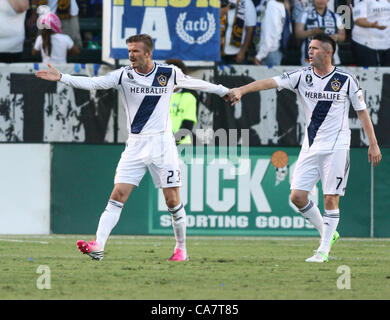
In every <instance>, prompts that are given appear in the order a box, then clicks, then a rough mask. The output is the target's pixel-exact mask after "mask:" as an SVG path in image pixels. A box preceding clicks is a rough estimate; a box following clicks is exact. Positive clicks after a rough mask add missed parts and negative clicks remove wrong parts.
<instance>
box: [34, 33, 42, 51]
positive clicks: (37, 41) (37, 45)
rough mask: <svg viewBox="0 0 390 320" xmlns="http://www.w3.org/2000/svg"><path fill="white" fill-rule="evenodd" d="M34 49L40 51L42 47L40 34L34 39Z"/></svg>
mask: <svg viewBox="0 0 390 320" xmlns="http://www.w3.org/2000/svg"><path fill="white" fill-rule="evenodd" d="M34 49H35V50H37V51H41V49H42V36H41V35H39V36H38V37H37V38H36V39H35V43H34Z"/></svg>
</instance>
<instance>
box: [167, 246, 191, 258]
mask: <svg viewBox="0 0 390 320" xmlns="http://www.w3.org/2000/svg"><path fill="white" fill-rule="evenodd" d="M189 259H190V257H189V256H188V255H187V252H186V251H183V250H181V249H180V248H176V249H175V252H174V253H173V255H172V257H170V258H169V259H168V261H188V260H189Z"/></svg>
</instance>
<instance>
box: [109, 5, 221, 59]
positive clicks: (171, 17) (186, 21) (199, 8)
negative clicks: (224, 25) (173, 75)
mask: <svg viewBox="0 0 390 320" xmlns="http://www.w3.org/2000/svg"><path fill="white" fill-rule="evenodd" d="M219 6H220V5H219V0H192V1H191V0H124V1H123V0H112V11H111V51H110V56H111V57H112V58H114V59H128V50H127V45H126V39H127V38H128V37H129V36H131V35H134V34H140V33H146V34H149V35H150V36H151V37H152V38H153V40H154V53H153V58H154V59H157V60H165V59H168V58H179V59H182V60H187V61H188V60H192V61H195V60H200V61H219V60H220V20H219Z"/></svg>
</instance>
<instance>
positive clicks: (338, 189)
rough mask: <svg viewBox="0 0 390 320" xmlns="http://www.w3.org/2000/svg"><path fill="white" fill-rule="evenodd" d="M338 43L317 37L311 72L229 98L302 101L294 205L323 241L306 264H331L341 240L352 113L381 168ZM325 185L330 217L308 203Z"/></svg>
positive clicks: (293, 74)
mask: <svg viewBox="0 0 390 320" xmlns="http://www.w3.org/2000/svg"><path fill="white" fill-rule="evenodd" d="M335 48H336V43H335V42H334V40H333V39H332V38H331V37H329V36H327V35H323V34H322V35H317V36H315V37H313V40H312V41H311V42H310V45H309V62H310V67H305V68H302V69H299V70H296V71H292V72H287V73H284V74H283V75H281V76H277V77H273V78H269V79H264V80H257V81H254V82H252V83H249V84H247V85H245V86H242V87H239V88H233V89H231V90H230V91H229V93H228V95H229V98H230V100H231V102H232V105H235V104H236V103H237V102H238V101H239V100H240V99H241V97H242V96H243V95H245V94H247V93H249V92H254V91H261V90H267V89H272V88H277V89H278V90H281V89H289V90H291V91H294V92H295V93H296V94H297V95H298V99H299V101H300V104H301V106H302V107H303V108H304V110H305V113H306V122H307V125H306V134H305V137H304V140H303V144H302V148H301V152H300V154H299V157H298V161H297V164H296V167H295V170H294V173H293V178H292V183H291V194H290V199H291V201H292V202H293V203H294V204H295V205H296V206H297V207H298V209H299V211H300V212H301V214H302V215H303V216H304V217H305V218H306V219H307V220H308V221H309V222H310V223H312V224H313V225H314V226H315V227H316V229H317V230H318V231H319V233H320V235H321V243H320V246H319V248H318V249H317V250H316V252H315V254H314V255H313V256H312V257H310V258H308V259H306V261H307V262H327V261H328V255H329V251H330V248H331V246H332V244H333V243H334V242H335V241H336V240H337V238H338V237H339V234H338V233H337V231H336V228H337V225H338V223H339V217H340V211H339V197H340V196H343V195H344V192H345V188H346V185H347V179H348V174H349V146H350V140H351V138H350V136H351V133H350V129H349V121H348V111H349V107H350V105H351V104H352V107H353V108H354V110H355V111H356V112H357V114H358V117H359V119H360V122H361V124H362V127H363V130H364V132H365V133H366V135H367V137H368V139H369V147H368V161H369V162H371V161H372V162H373V165H374V166H376V165H377V164H378V163H379V162H380V160H381V159H382V155H381V152H380V149H379V147H378V143H377V140H376V137H375V133H374V128H373V126H372V123H371V119H370V117H369V115H368V112H367V109H366V104H365V102H364V99H363V94H362V90H361V88H360V87H359V83H358V81H357V79H356V78H355V76H354V75H352V74H350V73H348V72H346V71H343V70H342V69H339V68H338V67H335V66H333V65H332V56H333V54H334V52H335ZM319 179H321V182H322V190H323V194H324V206H325V212H324V215H323V217H322V216H321V213H320V211H319V209H318V207H317V206H316V205H315V204H314V203H313V202H312V201H310V200H309V197H308V195H309V192H310V191H311V190H312V188H313V187H314V186H315V184H316V183H317V182H318V181H319Z"/></svg>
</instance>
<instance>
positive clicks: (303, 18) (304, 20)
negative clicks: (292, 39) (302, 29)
mask: <svg viewBox="0 0 390 320" xmlns="http://www.w3.org/2000/svg"><path fill="white" fill-rule="evenodd" d="M306 20H307V11H303V12H302V14H301V16H300V17H299V21H298V22H300V23H303V24H306Z"/></svg>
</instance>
